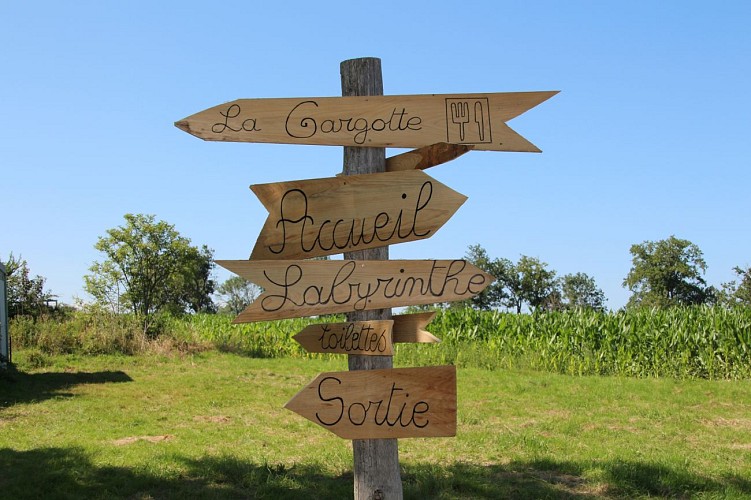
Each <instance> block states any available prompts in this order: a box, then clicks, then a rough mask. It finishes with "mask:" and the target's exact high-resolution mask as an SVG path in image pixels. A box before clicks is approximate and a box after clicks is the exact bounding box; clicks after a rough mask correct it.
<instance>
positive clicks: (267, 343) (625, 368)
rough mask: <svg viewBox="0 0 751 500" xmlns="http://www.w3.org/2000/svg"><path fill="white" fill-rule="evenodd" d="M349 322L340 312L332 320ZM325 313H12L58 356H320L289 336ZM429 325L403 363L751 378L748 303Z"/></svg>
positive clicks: (21, 329) (18, 339) (39, 345)
mask: <svg viewBox="0 0 751 500" xmlns="http://www.w3.org/2000/svg"><path fill="white" fill-rule="evenodd" d="M327 320H328V321H343V318H340V317H334V318H328V319H327ZM319 321H320V320H318V319H296V320H284V321H271V322H263V323H251V324H242V325H233V324H232V323H231V317H230V316H225V315H215V314H196V315H189V316H182V317H173V316H169V315H161V316H157V319H156V320H155V326H154V328H157V327H158V329H159V330H158V331H159V332H160V333H159V335H158V336H156V337H155V338H150V337H147V336H146V335H145V334H144V333H143V331H142V329H141V328H140V323H139V321H138V320H137V318H136V317H135V316H129V315H112V314H108V313H103V312H101V311H100V312H95V313H83V312H79V313H75V314H70V315H68V316H67V319H65V320H59V319H54V320H48V321H44V320H33V319H31V318H22V317H19V318H14V319H13V320H12V322H11V326H10V328H11V331H12V332H13V333H12V334H13V339H14V346H16V347H17V348H26V349H31V350H33V351H34V352H38V354H39V356H40V357H43V356H46V355H51V354H52V355H54V354H65V353H80V354H105V353H125V354H133V353H137V352H167V351H170V350H177V351H181V352H198V351H203V350H208V349H218V350H220V351H226V352H235V353H240V354H244V355H248V356H254V357H264V358H278V357H295V358H319V357H326V355H319V354H309V353H306V352H305V351H304V350H303V349H302V348H301V347H300V346H299V345H298V344H297V343H296V342H295V341H294V340H292V336H293V335H295V334H296V333H297V332H299V331H300V330H302V329H303V328H304V327H305V326H307V325H308V324H310V323H313V322H319ZM428 329H429V330H430V331H431V332H432V333H433V334H435V335H436V336H438V337H439V338H440V339H442V342H441V343H440V344H438V345H414V344H398V345H397V356H396V358H395V361H396V362H397V363H399V364H402V366H417V365H424V364H440V363H451V364H456V365H457V366H460V367H474V368H484V369H491V370H496V369H502V368H523V369H535V370H545V371H550V372H555V373H564V374H575V375H621V376H634V377H674V378H708V379H746V378H751V362H750V361H749V359H751V358H750V356H751V309H748V308H733V309H726V308H722V307H709V306H693V307H685V308H677V307H676V308H671V309H666V310H659V309H645V308H639V309H634V310H626V311H619V312H615V313H603V312H596V311H594V310H591V309H579V310H566V311H554V312H546V313H540V314H532V315H528V314H511V313H501V312H497V311H477V310H474V309H469V308H467V309H447V310H441V311H438V313H437V315H436V318H435V319H434V320H433V322H432V323H431V324H430V325H429V326H428Z"/></svg>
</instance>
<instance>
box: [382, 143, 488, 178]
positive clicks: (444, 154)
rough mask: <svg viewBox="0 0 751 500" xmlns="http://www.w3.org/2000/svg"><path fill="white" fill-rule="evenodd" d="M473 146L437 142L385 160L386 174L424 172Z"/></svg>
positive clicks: (456, 156)
mask: <svg viewBox="0 0 751 500" xmlns="http://www.w3.org/2000/svg"><path fill="white" fill-rule="evenodd" d="M472 149H473V146H467V145H465V144H449V143H447V142H439V143H437V144H431V145H430V146H425V147H424V148H418V149H413V150H412V151H407V152H406V153H402V154H399V155H396V156H392V157H391V158H386V172H401V171H404V170H415V169H417V170H425V169H426V168H430V167H436V166H438V165H443V164H444V163H447V162H450V161H451V160H455V159H456V158H459V157H460V156H461V155H463V154H465V153H467V152H469V151H470V150H472Z"/></svg>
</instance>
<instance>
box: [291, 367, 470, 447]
mask: <svg viewBox="0 0 751 500" xmlns="http://www.w3.org/2000/svg"><path fill="white" fill-rule="evenodd" d="M284 407H285V408H287V409H288V410H292V411H294V412H295V413H297V414H299V415H302V416H303V417H305V418H307V419H308V420H310V421H311V422H314V423H316V424H318V425H320V426H321V427H323V428H325V429H328V430H330V431H331V432H333V433H334V434H336V435H337V436H339V437H342V438H344V439H379V438H407V437H449V436H455V435H456V368H455V367H454V366H435V367H425V368H396V369H388V370H360V371H349V372H328V373H321V374H319V375H318V376H317V377H316V378H315V379H314V380H313V381H312V382H310V383H309V384H308V385H307V386H305V388H303V389H302V390H301V391H300V392H299V393H298V394H297V395H295V397H293V398H292V399H291V400H290V401H289V402H288V403H287V404H286V405H285V406H284Z"/></svg>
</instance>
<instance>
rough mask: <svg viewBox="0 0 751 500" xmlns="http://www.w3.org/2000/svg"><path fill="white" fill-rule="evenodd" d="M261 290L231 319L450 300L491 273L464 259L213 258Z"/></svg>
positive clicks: (479, 287) (472, 291)
mask: <svg viewBox="0 0 751 500" xmlns="http://www.w3.org/2000/svg"><path fill="white" fill-rule="evenodd" d="M216 263H217V264H219V265H220V266H222V267H224V268H225V269H228V270H230V271H232V272H233V273H235V274H238V275H240V276H242V277H243V278H245V279H247V280H249V281H251V282H253V283H255V284H256V285H258V286H260V287H261V288H263V290H264V292H263V293H262V294H261V295H260V296H259V297H257V298H256V300H255V301H253V302H252V303H251V304H250V305H249V306H248V307H246V308H245V310H244V311H242V312H241V313H240V315H239V316H237V317H236V318H235V319H234V321H233V322H234V323H248V322H252V321H269V320H275V319H285V318H300V317H304V316H316V315H320V314H331V313H339V312H350V311H365V310H371V309H385V308H389V307H400V306H411V305H421V304H434V303H436V302H453V301H457V300H465V299H469V298H472V297H474V296H475V295H477V294H478V293H480V292H482V291H483V290H484V289H485V288H486V287H487V286H488V285H490V283H491V282H492V281H493V279H494V278H493V277H492V276H490V275H489V274H487V273H485V272H484V271H482V270H480V269H478V268H477V267H475V266H473V265H472V264H470V263H469V262H466V261H464V260H372V261H355V260H300V261H286V260H282V261H278V260H218V261H216Z"/></svg>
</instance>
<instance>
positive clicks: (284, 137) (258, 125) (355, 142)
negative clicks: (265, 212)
mask: <svg viewBox="0 0 751 500" xmlns="http://www.w3.org/2000/svg"><path fill="white" fill-rule="evenodd" d="M557 93H558V92H557V91H545V92H505V93H486V94H482V93H481V94H433V95H395V96H346V97H312V98H308V97H301V98H279V99H238V100H236V101H232V102H228V103H225V104H220V105H218V106H214V107H212V108H209V109H206V110H204V111H200V112H198V113H196V114H194V115H191V116H189V117H187V118H184V119H183V120H179V121H177V122H175V126H177V127H178V128H180V129H181V130H184V131H185V132H188V133H189V134H192V135H194V136H196V137H199V138H201V139H205V140H209V141H233V142H271V143H279V144H317V145H330V146H366V147H397V148H421V147H424V146H429V145H431V144H435V143H437V142H448V143H451V144H465V145H472V146H474V148H475V149H477V150H486V151H520V152H540V150H539V149H538V148H537V147H536V146H535V145H533V144H532V143H530V142H529V141H527V140H526V139H525V138H524V137H522V136H521V135H519V134H517V133H516V132H514V131H513V130H512V129H511V128H510V127H509V126H508V125H506V122H507V121H509V120H511V119H512V118H515V117H516V116H519V115H520V114H522V113H524V112H525V111H527V110H529V109H531V108H533V107H535V106H537V105H538V104H540V103H541V102H543V101H546V100H547V99H549V98H550V97H552V96H554V95H555V94H557Z"/></svg>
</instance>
